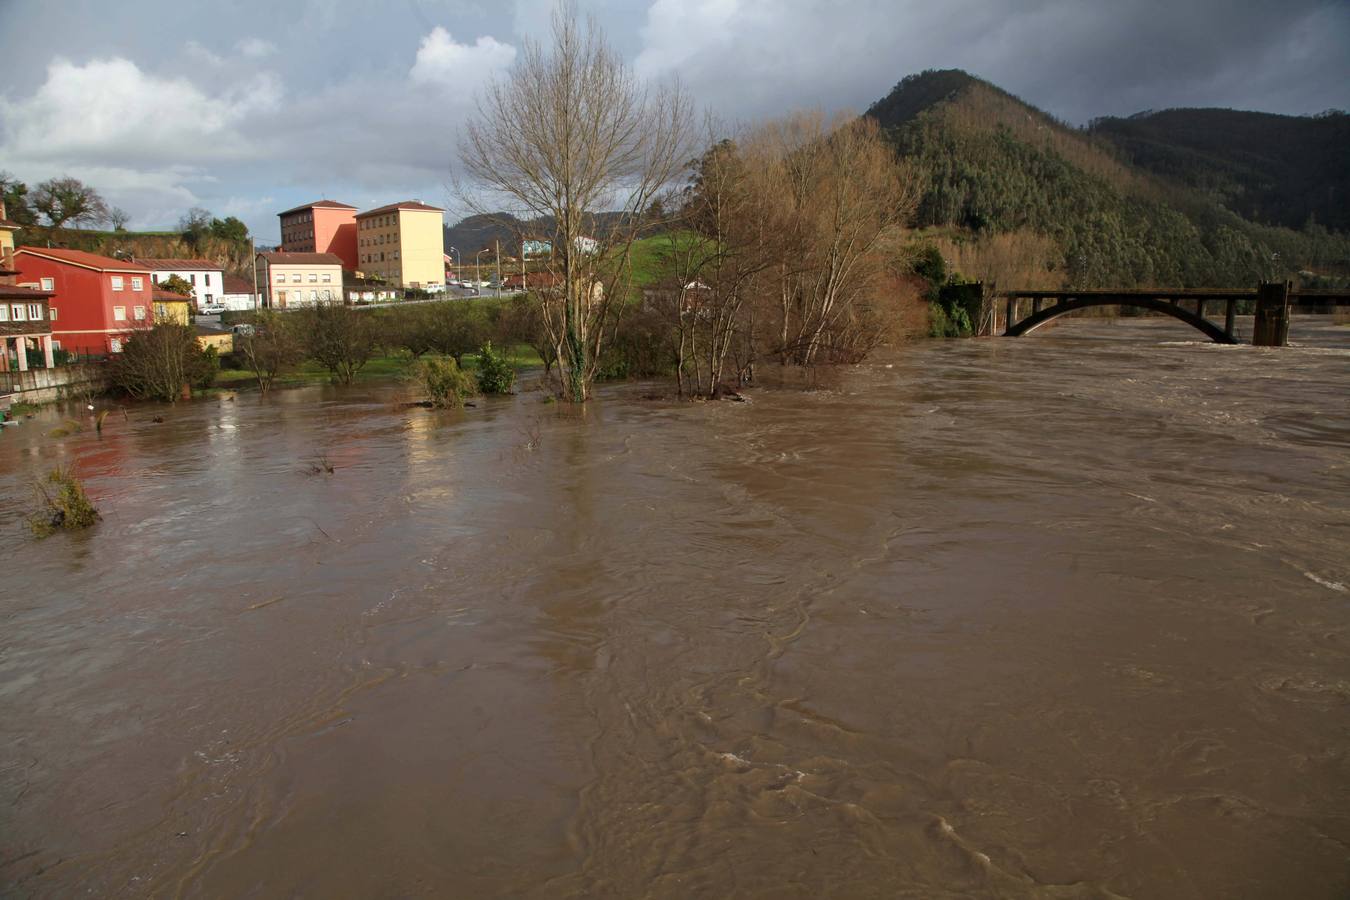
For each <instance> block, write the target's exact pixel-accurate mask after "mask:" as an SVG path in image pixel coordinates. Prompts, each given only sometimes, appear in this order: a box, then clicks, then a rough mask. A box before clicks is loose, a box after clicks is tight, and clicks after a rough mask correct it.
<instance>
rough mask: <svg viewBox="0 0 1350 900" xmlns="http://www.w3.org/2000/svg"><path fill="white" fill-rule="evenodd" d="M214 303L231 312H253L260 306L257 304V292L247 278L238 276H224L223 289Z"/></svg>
mask: <svg viewBox="0 0 1350 900" xmlns="http://www.w3.org/2000/svg"><path fill="white" fill-rule="evenodd" d="M216 301H217V302H218V303H220V304H221V305H222V306H224V307H225V308H226V309H228V310H230V311H232V312H242V311H245V310H254V309H257V308H258V307H260V306H262V304H261V303H259V302H258V291H257V289H256V288H254V287H253V285H251V284H249V283H248V279H247V278H240V277H239V276H238V275H226V276H225V288H224V290H223V291H222V293H221V295H220V296H219V297H217V298H216Z"/></svg>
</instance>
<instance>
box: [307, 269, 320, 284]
mask: <svg viewBox="0 0 1350 900" xmlns="http://www.w3.org/2000/svg"><path fill="white" fill-rule="evenodd" d="M309 283H310V284H318V283H319V275H318V273H317V272H310V273H309Z"/></svg>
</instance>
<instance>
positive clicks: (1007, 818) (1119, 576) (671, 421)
mask: <svg viewBox="0 0 1350 900" xmlns="http://www.w3.org/2000/svg"><path fill="white" fill-rule="evenodd" d="M1293 338H1294V339H1295V340H1296V341H1299V342H1301V343H1302V344H1304V346H1302V347H1297V348H1290V349H1286V350H1261V349H1254V348H1251V347H1218V346H1213V345H1208V344H1204V343H1196V342H1193V341H1192V332H1189V331H1187V330H1186V329H1185V328H1184V327H1183V326H1180V325H1174V324H1171V323H1165V322H1158V321H1147V322H1134V323H1121V324H1116V325H1111V324H1108V323H1101V322H1095V323H1094V322H1066V323H1064V324H1062V325H1061V327H1059V328H1056V329H1054V330H1052V331H1045V332H1040V333H1037V334H1036V335H1034V336H1031V337H1027V338H1023V339H1019V340H1003V339H999V340H986V341H965V342H929V343H922V344H918V345H914V346H911V347H905V348H902V349H900V350H899V351H897V352H895V353H893V354H888V355H886V356H883V357H878V358H877V359H876V360H875V361H872V362H869V363H868V364H866V365H863V366H860V367H857V368H854V369H849V370H847V371H844V372H841V373H838V374H837V376H835V375H831V376H830V377H828V378H826V379H824V380H822V382H821V383H820V384H819V385H817V386H816V388H815V389H814V390H809V391H802V390H798V389H795V388H787V387H780V388H776V389H775V388H762V389H758V390H754V391H751V392H750V396H751V398H752V399H751V402H749V403H744V404H736V403H721V404H676V403H671V402H658V401H650V400H643V399H641V398H642V395H643V394H646V393H649V392H650V391H651V387H650V386H642V385H634V386H618V387H609V388H605V389H602V391H601V397H600V399H599V400H598V401H597V402H596V403H594V404H592V406H591V407H590V408H589V409H588V411H587V413H586V414H585V415H584V416H577V415H573V414H569V411H568V410H566V409H563V408H560V407H559V406H558V405H555V404H545V403H543V402H541V395H540V394H538V393H528V392H526V393H522V394H520V395H519V396H517V397H513V398H506V399H501V400H496V401H485V402H483V403H481V404H480V405H479V407H478V408H477V409H472V410H467V411H464V412H432V411H427V410H422V409H411V410H410V409H404V408H399V407H398V406H397V402H398V401H400V400H404V399H407V398H408V395H409V390H410V389H409V388H408V387H407V386H406V385H402V384H392V383H391V384H388V385H379V386H366V387H357V388H353V389H347V390H340V389H336V388H329V387H313V388H303V389H296V390H288V391H283V392H279V393H277V394H276V395H275V396H273V397H271V398H268V399H267V400H260V399H259V398H258V397H257V395H256V394H247V393H245V394H240V395H239V396H238V398H237V399H235V400H229V399H225V398H219V399H211V400H207V401H203V402H198V403H194V404H190V405H180V406H178V407H174V408H168V407H155V408H151V407H136V408H133V409H131V410H130V411H129V413H128V415H127V416H126V417H123V415H122V414H121V413H116V412H115V413H114V414H113V415H111V416H109V418H108V420H107V425H106V427H105V429H104V433H103V435H102V437H99V436H98V435H97V434H95V433H94V431H93V429H92V420H90V422H89V425H90V427H88V428H87V429H86V430H85V431H83V432H81V433H79V434H77V435H74V436H71V437H66V438H54V437H49V436H48V435H47V434H46V432H47V431H49V430H50V429H51V428H53V427H55V426H56V425H58V424H59V423H60V421H61V418H60V416H59V414H57V413H55V412H44V413H43V414H42V415H41V416H40V417H38V418H37V419H33V420H30V421H28V422H26V423H24V424H23V425H20V426H18V427H15V428H8V429H5V431H4V433H3V434H0V520H2V521H3V522H4V523H6V524H5V526H4V529H3V531H2V532H0V551H3V558H4V560H5V564H4V568H3V572H2V573H0V728H2V729H3V748H4V749H3V756H0V894H3V895H4V896H6V897H9V896H14V897H30V896H31V897H71V896H76V895H80V896H83V895H86V894H88V895H91V896H109V897H140V896H153V897H174V896H187V897H300V896H304V897H316V898H332V897H424V896H437V897H466V898H467V897H490V896H512V897H515V896H524V897H540V898H555V897H582V896H589V897H657V898H689V897H732V896H735V897H802V898H808V897H811V898H814V897H887V898H892V897H923V898H941V897H1008V898H1019V897H1028V898H1032V897H1045V898H1089V897H1092V898H1095V897H1136V898H1172V897H1177V898H1215V897H1223V898H1247V897H1252V898H1255V897H1296V896H1297V897H1304V898H1322V897H1325V898H1333V897H1345V896H1347V894H1348V893H1350V762H1348V760H1347V753H1350V402H1348V397H1350V329H1346V328H1344V327H1342V328H1339V329H1336V328H1334V327H1332V326H1330V325H1329V324H1309V323H1307V322H1306V320H1296V322H1295V327H1294V332H1293ZM156 413H162V414H163V417H164V421H163V422H162V423H155V422H153V421H152V416H153V415H155V414H156ZM319 458H324V459H326V460H327V461H328V462H329V463H331V464H332V465H333V466H334V471H333V472H332V474H328V473H326V472H323V471H322V465H318V466H317V468H319V469H320V472H319V473H318V474H315V473H314V472H313V471H312V469H314V468H316V465H315V461H316V460H317V459H319ZM57 463H68V464H71V465H73V466H74V467H75V469H76V470H77V471H78V472H79V473H81V474H82V475H83V476H84V477H85V478H86V479H87V483H88V487H89V490H90V493H91V495H92V496H93V497H94V498H95V499H96V501H97V502H98V504H99V506H100V507H101V510H102V512H103V521H102V522H101V523H100V524H99V525H98V526H97V527H95V528H94V529H93V530H91V531H90V532H87V533H85V534H79V535H57V536H55V537H53V538H50V539H48V540H45V541H41V542H37V541H34V540H32V539H31V538H29V537H27V536H26V534H25V532H24V530H23V529H22V528H21V526H20V524H19V519H20V517H21V516H22V514H23V513H24V512H25V510H26V509H27V508H28V506H29V502H30V488H29V484H30V482H31V480H32V479H33V478H34V477H35V476H36V475H37V474H38V473H39V472H41V471H43V470H45V469H48V468H50V467H51V466H52V465H54V464H57Z"/></svg>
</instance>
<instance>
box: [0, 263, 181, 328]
mask: <svg viewBox="0 0 1350 900" xmlns="http://www.w3.org/2000/svg"><path fill="white" fill-rule="evenodd" d="M14 262H15V265H16V268H18V269H20V270H21V271H22V272H23V278H24V281H25V282H37V286H38V288H39V289H40V290H43V291H52V292H53V296H52V298H51V300H50V301H48V316H49V319H50V328H51V331H52V337H53V338H54V339H55V341H56V343H57V344H58V345H59V346H60V347H61V348H63V349H65V350H70V351H72V352H75V353H120V352H122V343H123V342H124V341H125V340H126V339H127V336H128V335H130V334H131V333H132V332H133V331H135V330H136V329H137V328H149V327H150V326H151V325H153V324H154V321H155V311H154V303H153V298H152V295H151V292H152V291H153V290H154V285H153V282H151V280H150V270H149V269H148V268H146V267H144V266H140V265H137V264H135V263H130V262H126V261H124V260H120V259H113V258H112V257H110V256H99V255H98V254H97V253H85V252H84V251H83V250H64V249H60V248H50V247H20V248H19V249H18V250H16V251H15V253H14Z"/></svg>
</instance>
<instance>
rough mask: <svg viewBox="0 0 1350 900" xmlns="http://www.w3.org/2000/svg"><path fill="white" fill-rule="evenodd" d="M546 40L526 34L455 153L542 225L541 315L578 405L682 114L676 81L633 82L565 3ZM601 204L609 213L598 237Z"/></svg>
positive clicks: (682, 136)
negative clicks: (547, 253) (547, 275)
mask: <svg viewBox="0 0 1350 900" xmlns="http://www.w3.org/2000/svg"><path fill="white" fill-rule="evenodd" d="M552 38H553V40H552V44H551V46H549V47H548V48H547V49H546V48H544V47H541V46H540V45H538V44H535V43H533V42H527V43H526V44H525V46H524V49H523V51H522V53H521V57H520V60H519V62H517V64H516V65H515V67H514V68H513V69H512V70H511V72H510V74H509V75H508V77H507V78H506V80H505V81H504V82H499V83H497V84H494V85H492V86H491V87H490V88H488V89H487V91H486V93H485V94H484V95H483V96H482V97H480V100H479V113H478V118H477V120H476V121H474V122H472V123H471V124H470V125H469V128H468V132H467V136H466V138H465V140H464V142H463V145H462V147H461V156H462V157H463V162H464V166H465V169H466V170H467V171H468V173H469V175H470V177H471V178H472V179H473V180H474V181H476V182H477V184H478V186H479V188H480V189H481V190H482V191H484V192H486V194H487V195H488V197H489V198H490V199H492V200H493V201H498V200H502V199H505V200H506V201H507V202H508V203H509V204H510V205H511V206H513V207H515V208H516V209H518V210H520V211H522V212H523V213H525V214H526V216H525V217H526V218H538V219H545V220H547V221H549V222H551V223H552V226H553V235H552V250H553V252H552V255H551V258H550V259H549V261H548V267H549V269H550V271H551V274H552V275H553V279H552V281H551V286H550V287H549V288H548V289H546V290H544V291H541V292H540V294H539V298H540V301H541V302H542V317H543V321H544V326H545V328H546V329H547V331H548V334H549V338H550V340H551V342H552V344H553V346H554V348H555V352H554V354H553V355H554V356H555V357H556V359H557V360H558V365H559V370H560V377H561V391H560V395H561V396H562V397H564V398H566V399H568V400H572V401H575V402H582V401H584V400H586V399H587V397H588V396H589V395H590V389H591V383H592V381H593V380H594V378H595V375H596V370H597V367H598V365H599V360H600V353H601V350H602V349H603V346H604V342H605V339H606V336H607V333H608V331H609V329H610V328H611V327H612V324H613V320H614V317H615V316H616V315H617V314H618V310H619V306H620V304H622V303H623V302H624V300H625V299H626V297H627V294H628V288H629V277H630V267H629V261H630V255H631V250H632V243H633V241H634V239H635V238H636V237H637V235H638V233H639V230H640V229H641V227H642V222H643V218H644V216H643V214H644V212H645V211H646V210H647V209H648V207H649V205H650V203H651V201H652V200H653V199H654V198H655V197H656V196H657V195H658V193H659V192H660V191H661V190H662V189H663V188H664V187H666V186H667V185H668V184H670V183H671V182H672V180H674V179H675V178H677V177H678V176H679V175H680V173H681V172H682V170H683V169H684V167H685V165H686V161H687V160H688V159H689V158H690V157H691V156H692V150H691V146H692V145H691V143H690V139H691V136H692V134H693V129H692V128H691V123H692V116H691V105H690V101H689V99H688V98H687V97H686V95H685V94H684V93H683V92H682V91H681V90H680V89H679V87H678V86H677V85H672V86H669V87H652V86H648V85H646V84H644V83H642V82H641V81H640V80H639V79H637V78H636V77H635V76H634V75H633V73H632V72H631V71H630V70H629V68H628V67H627V65H625V63H624V62H623V59H622V58H621V57H620V55H619V54H618V53H617V52H616V51H615V50H614V49H612V48H611V47H610V46H609V45H608V44H607V43H606V42H605V39H604V35H603V34H602V32H601V31H600V29H599V27H598V26H597V25H596V23H595V21H594V20H587V22H586V23H585V25H584V26H583V25H582V24H581V23H579V22H578V18H577V14H576V10H575V8H574V7H573V6H571V5H568V6H565V7H562V8H560V9H559V10H558V11H556V12H555V14H554V17H553V32H552ZM601 212H607V213H611V215H609V216H607V217H606V220H607V224H606V228H605V233H604V234H602V235H597V234H596V233H597V232H598V231H599V228H598V227H597V226H598V221H597V214H598V213H601ZM593 237H600V238H601V239H600V240H599V241H595V240H592V238H593Z"/></svg>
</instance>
